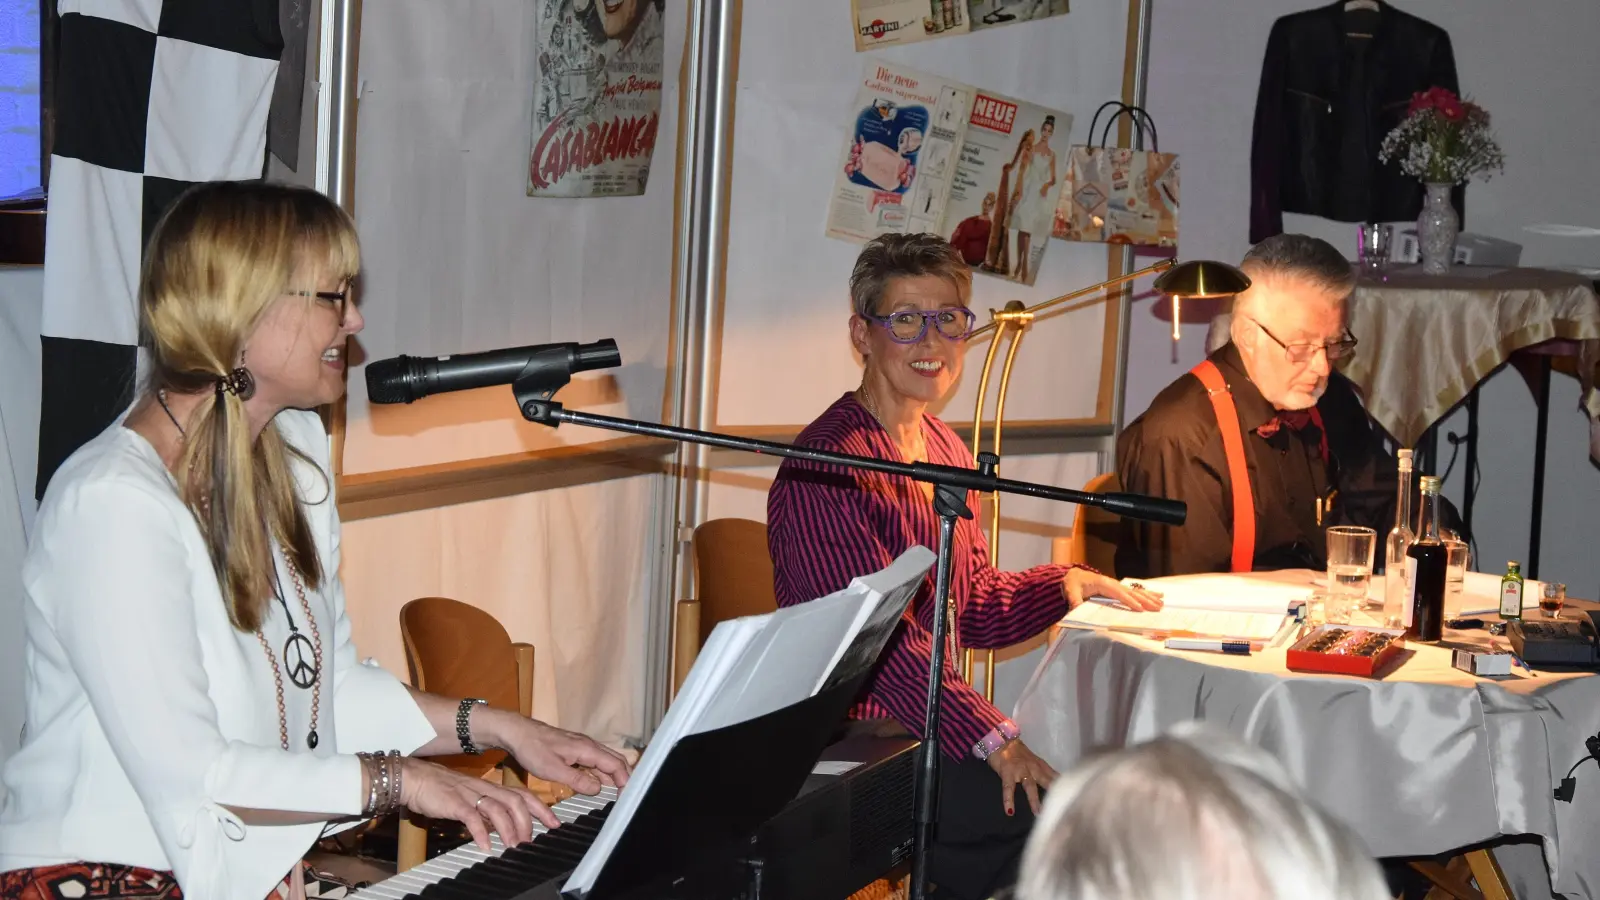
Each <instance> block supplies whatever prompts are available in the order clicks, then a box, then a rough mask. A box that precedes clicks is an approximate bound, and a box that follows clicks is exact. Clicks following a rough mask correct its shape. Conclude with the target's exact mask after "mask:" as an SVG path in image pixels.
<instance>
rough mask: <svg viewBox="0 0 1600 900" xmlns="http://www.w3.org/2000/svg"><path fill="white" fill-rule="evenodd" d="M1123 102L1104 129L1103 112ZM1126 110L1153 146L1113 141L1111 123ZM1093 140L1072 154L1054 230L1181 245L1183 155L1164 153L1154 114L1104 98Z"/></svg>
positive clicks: (1091, 238)
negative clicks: (1180, 157) (1136, 146)
mask: <svg viewBox="0 0 1600 900" xmlns="http://www.w3.org/2000/svg"><path fill="white" fill-rule="evenodd" d="M1112 106H1115V107H1117V110H1116V112H1114V113H1112V114H1111V116H1110V118H1108V119H1107V120H1106V124H1105V127H1104V128H1103V129H1101V131H1100V143H1099V146H1096V145H1095V129H1096V128H1097V127H1098V126H1099V124H1100V114H1101V113H1103V112H1105V111H1106V109H1107V108H1108V107H1112ZM1122 116H1128V117H1129V118H1130V119H1131V120H1132V121H1133V127H1134V128H1136V129H1138V131H1139V132H1140V133H1141V134H1143V135H1144V136H1145V137H1146V138H1147V139H1148V142H1149V145H1150V148H1151V149H1149V150H1134V149H1130V148H1125V147H1107V146H1106V141H1107V139H1108V138H1109V137H1110V134H1111V126H1112V125H1114V124H1115V123H1116V121H1117V119H1119V118H1121V117H1122ZM1088 141H1089V143H1088V144H1084V145H1075V146H1073V147H1072V149H1071V151H1070V152H1069V153H1068V155H1067V175H1066V184H1065V186H1064V188H1063V190H1062V192H1061V202H1060V204H1059V205H1058V206H1057V207H1056V216H1055V227H1054V229H1053V230H1052V231H1051V234H1052V235H1053V236H1055V237H1058V238H1061V239H1062V240H1065V241H1083V242H1087V243H1099V244H1134V245H1137V246H1142V247H1176V246H1177V245H1178V198H1179V196H1180V195H1179V190H1178V187H1179V180H1178V176H1179V172H1178V155H1177V154H1176V153H1162V152H1161V148H1160V142H1159V139H1158V138H1157V136H1156V126H1155V122H1154V121H1153V120H1152V119H1151V118H1150V114H1149V113H1147V112H1145V111H1144V110H1143V109H1142V108H1140V107H1137V106H1129V105H1128V104H1126V103H1123V102H1121V101H1118V100H1109V101H1107V102H1105V103H1103V104H1101V106H1100V108H1099V109H1098V110H1096V111H1095V114H1094V118H1093V119H1092V120H1091V121H1090V122H1089V137H1088Z"/></svg>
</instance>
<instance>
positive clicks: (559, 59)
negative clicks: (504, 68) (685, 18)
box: [528, 0, 665, 197]
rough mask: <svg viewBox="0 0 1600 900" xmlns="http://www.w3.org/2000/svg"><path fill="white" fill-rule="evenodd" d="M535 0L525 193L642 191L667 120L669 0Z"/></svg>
mask: <svg viewBox="0 0 1600 900" xmlns="http://www.w3.org/2000/svg"><path fill="white" fill-rule="evenodd" d="M533 2H534V3H535V4H536V11H535V21H534V30H535V33H534V42H535V50H536V53H535V60H536V69H535V71H534V76H533V77H534V82H533V116H532V122H533V128H532V132H533V133H532V138H531V140H530V143H529V146H530V153H529V156H528V196H530V197H632V196H638V195H640V194H643V193H644V192H645V186H646V184H647V182H648V181H649V177H650V159H651V157H652V156H653V155H654V151H655V145H656V137H657V132H658V130H659V127H660V121H661V83H662V68H663V65H664V62H663V61H664V58H665V57H664V54H663V39H662V15H663V6H664V3H665V0H533Z"/></svg>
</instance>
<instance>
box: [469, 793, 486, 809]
mask: <svg viewBox="0 0 1600 900" xmlns="http://www.w3.org/2000/svg"><path fill="white" fill-rule="evenodd" d="M487 799H489V795H488V794H484V795H483V796H482V797H479V798H478V802H477V803H474V804H472V808H473V809H477V808H478V807H480V806H482V805H483V801H485V800H487Z"/></svg>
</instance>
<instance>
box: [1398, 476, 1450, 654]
mask: <svg viewBox="0 0 1600 900" xmlns="http://www.w3.org/2000/svg"><path fill="white" fill-rule="evenodd" d="M1448 562H1449V552H1448V551H1447V550H1446V549H1445V546H1444V540H1443V539H1442V538H1441V537H1440V536H1439V479H1438V478H1436V477H1434V476H1432V475H1424V476H1422V521H1421V527H1420V529H1419V530H1418V534H1417V541H1416V543H1414V544H1412V545H1411V549H1410V550H1407V551H1406V569H1407V572H1408V575H1409V577H1408V579H1407V580H1409V581H1410V582H1411V603H1410V605H1409V606H1408V607H1407V608H1406V609H1405V626H1406V637H1408V638H1411V639H1413V640H1418V641H1437V640H1439V638H1441V637H1443V636H1444V590H1445V577H1446V571H1447V569H1448Z"/></svg>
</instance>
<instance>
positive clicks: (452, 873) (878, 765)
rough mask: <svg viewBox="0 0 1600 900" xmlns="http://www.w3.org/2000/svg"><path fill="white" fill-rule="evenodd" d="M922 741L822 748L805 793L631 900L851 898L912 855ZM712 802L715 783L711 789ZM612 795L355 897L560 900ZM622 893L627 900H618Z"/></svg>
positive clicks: (577, 804)
mask: <svg viewBox="0 0 1600 900" xmlns="http://www.w3.org/2000/svg"><path fill="white" fill-rule="evenodd" d="M917 746H918V744H917V742H916V741H915V740H911V739H909V738H884V737H869V736H858V737H850V738H846V739H845V740H843V741H840V742H839V743H836V744H834V745H832V746H830V747H829V748H827V750H825V751H824V752H823V754H822V759H821V760H820V761H819V762H818V763H817V765H816V766H815V767H814V768H813V770H812V775H811V776H810V777H808V778H807V779H806V781H805V785H804V786H803V787H802V788H801V789H800V792H799V794H798V796H796V797H795V798H794V799H793V800H791V801H790V802H789V803H788V804H787V805H786V806H785V807H784V808H783V810H782V811H780V812H779V813H778V814H777V815H776V816H774V817H773V818H772V819H770V820H768V821H767V822H766V824H764V825H762V826H761V827H760V829H759V830H758V831H757V832H756V834H755V835H753V836H752V837H751V839H750V842H749V845H748V846H747V847H745V848H741V851H740V852H738V853H735V854H731V855H730V856H729V857H727V858H722V859H716V860H710V861H701V862H699V863H698V864H696V865H694V866H693V867H692V870H691V871H679V872H664V873H661V876H660V877H659V878H656V879H654V880H653V883H652V885H651V886H650V887H648V888H646V889H642V890H637V891H631V892H629V893H628V894H627V895H626V897H627V900H645V898H650V900H660V898H690V897H692V898H695V900H756V898H760V900H819V898H829V897H839V898H843V897H847V896H849V895H850V894H851V893H854V892H855V891H857V890H859V889H861V888H863V887H865V886H867V885H868V884H871V883H872V882H873V881H874V880H876V879H878V878H881V877H883V876H884V874H885V873H887V872H889V871H890V870H891V869H893V868H895V867H896V866H898V865H900V864H901V863H902V862H904V861H905V860H906V859H908V858H909V855H910V850H911V839H912V797H913V792H912V787H913V780H914V773H915V769H916V766H915V758H916V748H917ZM708 795H709V798H710V799H708V802H715V801H714V798H715V795H716V789H715V786H708ZM615 799H616V790H615V789H614V788H606V789H604V790H602V791H601V792H600V794H599V795H597V796H594V797H585V796H582V795H579V796H574V797H569V798H567V799H566V800H563V801H561V802H560V803H557V804H556V805H555V806H553V807H551V810H552V811H553V812H554V813H555V814H556V817H557V818H558V819H560V820H561V823H562V825H561V827H560V828H557V829H555V830H553V831H551V830H548V829H546V828H545V827H544V826H542V825H539V824H537V823H535V826H534V827H535V834H534V838H533V840H532V841H529V842H528V843H526V844H522V845H520V846H516V847H506V846H505V845H504V844H502V843H501V842H500V839H499V837H498V836H497V835H495V836H492V837H491V847H490V850H489V852H487V853H485V852H484V851H482V850H479V849H478V847H477V845H475V844H470V843H469V844H465V845H463V846H461V847H457V848H456V849H454V850H451V851H449V852H447V853H444V854H442V855H440V856H437V857H435V858H433V859H431V860H429V861H428V862H425V863H423V864H422V865H420V866H417V867H416V868H414V869H411V870H409V871H406V872H401V873H400V874H398V875H395V876H394V877H393V878H389V879H387V880H385V881H382V882H379V883H377V884H374V885H372V886H370V887H367V888H363V889H361V890H359V891H357V892H355V893H353V894H351V895H350V900H412V898H415V900H434V898H440V900H560V898H561V896H562V895H561V886H562V885H563V884H564V883H565V882H566V880H567V877H568V875H570V874H571V872H572V870H573V869H574V868H576V867H577V865H578V862H579V860H581V859H582V858H583V855H584V853H585V852H587V850H588V847H589V844H590V843H592V842H593V841H594V838H595V836H596V835H598V834H599V833H600V828H601V826H602V825H604V824H605V821H606V815H607V813H608V812H609V811H610V809H611V805H612V801H614V800H615ZM619 900H620V898H619Z"/></svg>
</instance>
